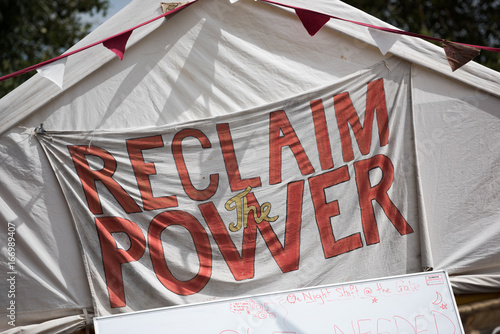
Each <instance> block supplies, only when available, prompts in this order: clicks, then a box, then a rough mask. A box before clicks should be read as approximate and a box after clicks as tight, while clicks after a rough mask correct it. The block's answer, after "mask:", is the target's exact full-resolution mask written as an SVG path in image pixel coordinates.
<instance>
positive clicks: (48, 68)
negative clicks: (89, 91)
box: [36, 58, 68, 89]
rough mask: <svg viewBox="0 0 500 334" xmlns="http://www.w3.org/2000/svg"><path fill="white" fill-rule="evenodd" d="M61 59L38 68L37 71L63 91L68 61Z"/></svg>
mask: <svg viewBox="0 0 500 334" xmlns="http://www.w3.org/2000/svg"><path fill="white" fill-rule="evenodd" d="M67 59H68V58H62V59H59V60H57V61H55V62H53V63H50V64H48V65H45V66H43V67H40V68H37V69H36V71H37V72H38V73H39V74H40V75H41V76H42V77H44V78H47V79H49V80H50V81H52V82H53V83H55V84H56V85H57V86H59V88H61V89H62V86H63V80H64V70H65V69H66V60H67Z"/></svg>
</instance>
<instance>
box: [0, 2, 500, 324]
mask: <svg viewBox="0 0 500 334" xmlns="http://www.w3.org/2000/svg"><path fill="white" fill-rule="evenodd" d="M283 3H286V4H291V5H294V6H297V7H302V8H307V9H310V10H314V11H317V12H322V13H328V14H332V15H335V16H338V17H344V18H349V19H352V20H355V21H360V22H365V23H370V24H374V25H379V26H387V25H386V24H385V23H383V22H381V21H379V20H377V19H375V18H373V17H371V16H369V15H367V14H366V13H363V12H361V11H359V10H356V9H354V8H352V7H350V6H348V5H346V4H344V3H341V2H338V1H321V2H319V1H318V2H314V3H307V2H305V1H286V2H285V1H283ZM159 8H160V5H159V3H157V2H155V1H152V0H148V1H134V2H132V3H131V4H130V5H129V6H127V7H126V8H125V9H124V10H122V11H121V12H120V13H118V14H117V15H115V16H114V17H113V18H111V19H110V20H109V21H107V22H106V23H104V24H103V25H102V26H101V27H99V28H98V29H96V30H95V31H94V32H93V33H91V34H90V35H89V36H87V37H86V38H85V39H84V40H82V41H81V42H80V43H78V44H77V45H75V49H76V48H79V47H81V46H84V45H88V44H90V43H92V42H95V41H98V40H100V39H102V38H105V37H109V36H110V35H113V34H115V33H119V32H121V31H124V30H125V29H127V28H128V27H130V26H134V25H137V24H140V23H142V22H145V21H147V20H149V19H151V17H154V16H156V15H159V13H160V12H159ZM375 38H376V37H375ZM395 60H397V62H403V63H404V64H407V65H406V67H407V68H408V71H409V72H408V77H409V81H408V87H409V88H408V90H409V99H408V101H409V103H410V106H409V108H410V109H411V113H410V115H411V122H412V127H413V131H414V133H413V134H412V135H411V136H410V137H409V138H411V140H412V141H413V147H414V154H413V155H408V156H406V157H403V158H404V159H405V161H406V164H404V165H401V166H400V167H398V169H397V170H398V171H399V172H400V173H402V174H403V175H404V172H405V170H404V169H405V168H406V169H411V170H412V171H413V172H414V174H413V176H412V177H413V178H414V184H413V185H412V187H411V188H409V192H413V191H416V192H417V194H416V195H415V198H414V201H413V202H412V203H414V204H415V207H416V208H417V209H418V212H415V213H413V214H414V215H415V216H418V224H417V226H418V233H415V235H418V239H415V240H418V244H416V243H414V242H413V241H412V242H411V243H410V244H411V246H412V248H411V251H414V252H416V253H418V256H419V268H416V267H415V266H414V265H411V266H409V267H408V266H406V263H407V259H406V258H405V257H404V256H401V253H398V252H395V253H394V252H393V255H392V256H390V257H388V258H387V263H392V265H387V267H383V268H381V269H380V268H379V269H380V270H381V272H383V273H384V274H383V275H382V274H380V276H391V275H395V274H398V273H409V272H414V271H419V270H425V268H423V267H433V268H435V269H444V270H446V271H447V272H448V273H449V274H450V278H451V282H452V286H453V288H454V291H455V293H472V292H494V291H498V289H499V288H498V287H499V286H500V285H499V280H500V276H499V274H500V267H499V263H498V261H497V259H498V256H499V252H500V249H499V247H498V243H497V242H496V240H497V237H498V235H499V234H500V231H499V229H500V227H499V225H498V218H499V213H500V212H499V211H500V210H499V209H498V206H497V205H496V203H497V199H498V191H497V189H498V183H499V175H500V173H499V170H498V169H499V166H500V164H499V163H498V159H499V157H498V153H499V152H500V149H499V145H500V144H499V143H500V141H499V139H500V138H499V137H500V134H499V131H498V129H499V128H500V126H499V125H500V121H499V111H498V103H499V98H500V97H499V95H498V90H497V88H498V84H499V83H500V75H499V74H498V73H496V72H494V71H491V70H489V69H486V68H484V67H482V66H480V65H477V64H475V63H469V64H467V65H465V66H464V67H462V68H461V69H459V70H457V71H456V72H452V71H451V69H450V68H449V65H448V63H447V61H446V58H445V56H444V52H443V51H442V49H441V48H439V47H437V46H435V45H432V44H430V43H427V42H424V41H422V40H419V39H415V38H410V37H406V36H401V37H400V38H398V40H397V41H396V42H395V44H394V45H392V46H391V47H390V49H389V52H388V53H387V54H386V55H383V54H382V53H381V52H380V50H379V49H378V48H377V47H376V41H375V40H374V37H373V36H372V34H370V31H369V29H368V28H366V27H361V26H356V25H353V24H351V23H348V22H341V21H334V20H330V21H329V22H328V23H327V24H326V25H325V26H324V27H323V28H322V29H321V30H320V31H319V32H318V33H316V34H315V35H314V36H313V37H311V36H310V35H309V34H308V33H307V31H306V30H305V29H304V27H303V25H302V23H301V22H300V20H299V19H298V18H297V16H296V15H295V13H294V12H293V11H291V10H289V9H285V8H282V7H279V6H271V5H269V4H267V3H263V2H258V1H250V0H240V1H237V2H235V3H231V2H229V1H220V0H219V1H215V0H203V1H201V0H200V1H198V2H196V3H195V4H193V5H191V6H189V7H187V8H185V9H184V10H182V11H181V12H179V13H177V14H176V15H175V16H173V17H170V18H168V19H166V20H160V21H157V22H154V23H152V24H150V25H148V26H144V27H142V28H141V29H137V30H134V32H133V34H132V35H131V36H130V40H129V42H128V45H127V50H126V54H125V56H124V58H123V61H121V62H120V61H119V60H118V59H116V56H115V55H114V54H113V53H111V52H109V50H107V49H106V48H103V47H101V46H97V47H95V48H92V49H88V50H86V51H85V52H81V53H78V54H75V55H73V56H71V57H68V59H67V63H66V71H65V75H64V85H63V89H62V90H61V89H60V88H59V87H57V86H56V85H54V84H52V83H51V82H49V81H47V79H46V78H43V77H41V76H40V75H35V76H34V77H33V78H32V79H30V80H29V81H28V82H27V83H25V84H24V85H22V86H21V87H19V88H18V89H16V90H15V91H13V92H12V93H10V94H9V95H7V96H5V97H4V98H3V99H2V100H1V101H0V117H1V119H2V124H1V125H0V130H1V131H2V136H1V138H0V154H1V159H0V161H2V162H1V164H0V192H1V198H0V207H1V210H0V216H1V217H2V222H3V225H4V229H5V231H7V233H5V235H6V236H8V232H9V231H10V230H9V228H10V229H14V230H13V232H14V233H13V234H12V235H13V236H15V245H14V246H15V247H14V248H15V256H14V261H11V260H9V256H8V255H9V254H8V247H9V246H8V242H7V239H5V241H4V242H3V243H2V247H3V253H4V254H7V257H6V258H2V263H4V264H5V266H4V268H9V265H11V264H13V265H14V267H12V270H4V272H5V274H6V276H7V278H10V277H12V276H13V277H14V280H11V281H6V280H5V281H4V283H2V289H3V291H6V292H8V291H9V289H10V290H12V288H14V296H12V297H9V296H7V297H8V298H5V299H4V298H2V313H1V315H2V317H3V319H4V320H5V319H7V320H9V318H8V316H9V315H10V314H11V313H12V312H11V310H9V309H8V307H9V306H10V305H11V304H10V303H12V302H13V301H14V303H15V311H14V314H15V318H14V319H15V322H14V324H15V325H16V326H15V327H14V326H11V325H10V324H8V322H6V321H5V322H2V325H1V326H2V327H1V330H2V331H7V330H8V331H10V332H16V331H19V330H21V329H24V330H27V331H29V332H34V333H36V332H60V333H62V332H71V331H75V330H77V329H79V328H83V327H84V326H86V324H90V323H91V318H92V316H94V315H98V314H100V312H102V310H103V308H102V307H100V306H98V305H97V301H98V300H99V301H102V299H97V298H96V294H95V293H94V291H93V290H92V289H91V283H90V282H92V279H93V278H92V277H89V276H90V272H89V271H88V270H87V269H88V259H87V258H85V257H84V256H82V254H85V252H82V244H81V242H80V239H79V237H78V234H77V228H76V227H75V224H74V222H73V218H72V216H71V210H73V208H72V204H71V203H70V204H69V205H68V203H67V201H66V199H65V197H64V195H63V190H62V188H61V186H60V184H59V182H58V180H57V179H56V176H55V174H54V171H53V170H52V167H51V165H50V164H49V160H48V158H47V156H46V154H45V153H44V151H43V149H42V147H41V146H40V144H39V143H38V141H37V139H36V138H35V135H34V134H33V133H34V129H35V128H36V127H38V126H40V124H41V123H43V127H44V129H46V130H48V131H56V132H57V131H84V132H87V133H89V134H92V133H94V132H95V133H102V132H105V133H109V134H112V133H114V132H118V133H127V132H128V131H130V132H131V133H133V132H135V131H145V129H148V131H149V130H153V131H154V130H155V129H158V128H161V127H165V126H167V127H172V128H174V129H175V128H176V127H178V128H179V130H181V129H184V128H185V127H186V126H187V125H189V124H191V122H199V121H200V120H203V121H204V122H208V123H209V124H210V122H213V124H214V127H215V124H216V123H217V122H216V120H217V119H220V118H221V117H222V118H224V117H228V118H231V117H232V115H233V114H234V115H241V114H242V111H245V110H255V109H258V108H263V107H265V106H272V105H273V104H276V103H278V102H280V101H294V100H295V99H296V98H297V97H299V96H301V95H303V94H304V93H308V92H313V91H317V90H319V89H320V88H322V87H327V86H329V85H334V84H336V83H339V82H343V81H345V80H346V78H356V77H357V75H360V73H363V72H366V71H367V69H368V70H369V69H372V68H374V65H375V64H379V67H380V64H382V66H387V67H388V68H386V69H387V71H388V72H390V70H391V66H392V65H394V63H393V61H395ZM384 61H385V63H384ZM384 64H385V65H384ZM375 67H376V66H375ZM341 93H342V92H340V91H339V92H337V91H335V92H332V94H334V95H338V94H341ZM325 101H326V100H325ZM360 101H361V107H360V106H356V110H357V111H358V112H359V110H362V109H363V108H364V106H363V104H362V103H363V101H364V100H360ZM355 103H356V102H355ZM268 111H269V112H272V111H276V110H275V109H269V110H268ZM285 112H286V111H285ZM328 117H332V115H329V116H328ZM332 119H333V118H332ZM334 124H335V123H334ZM311 131H312V132H313V131H314V128H311ZM373 132H374V133H373V135H374V136H375V135H376V131H373ZM214 135H215V137H217V135H216V134H215V133H214ZM301 136H302V135H301ZM54 137H55V136H54ZM374 138H376V137H374ZM47 140H48V141H50V139H49V138H47ZM96 140H97V139H96ZM353 140H354V139H353ZM377 140H378V138H377ZM168 145H170V143H168ZM238 145H239V144H238ZM410 146H411V145H410ZM285 149H286V148H285ZM239 158H240V159H242V157H241V156H239ZM251 158H252V156H249V159H251ZM292 161H293V160H292ZM338 166H340V165H338ZM304 180H307V178H305V179H304ZM235 194H236V193H235ZM391 196H392V195H391ZM332 201H333V198H331V199H330V200H329V202H332ZM261 204H262V203H261ZM341 209H342V207H341ZM306 221H307V220H306V219H304V222H303V224H306ZM309 224H311V225H312V226H314V228H316V222H315V221H314V220H310V221H309ZM389 226H390V225H389ZM394 231H396V230H395V229H394ZM316 233H317V232H316ZM396 233H397V231H396ZM410 244H409V245H410ZM398 247H400V248H396V249H401V246H398ZM365 248H367V247H365ZM388 249H390V247H388ZM215 251H216V249H214V252H215ZM386 251H387V250H386ZM352 254H354V252H353V253H352ZM384 254H388V252H385V253H384ZM350 255H351V254H349V256H350ZM307 256H308V254H301V259H307ZM384 256H386V255H384ZM182 260H183V259H182V258H180V259H178V261H179V262H182ZM395 260H397V261H395ZM271 261H272V258H271ZM306 263H307V262H306ZM330 263H331V262H330ZM368 263H369V261H368V260H367V264H363V265H366V271H365V272H363V273H362V274H359V273H357V272H356V273H355V272H354V271H353V272H352V275H356V276H358V275H366V276H364V277H348V276H349V272H350V270H349V269H346V271H345V272H344V273H343V274H342V275H340V274H329V275H321V274H320V273H318V272H315V273H312V274H311V276H310V277H309V278H310V280H308V281H305V280H304V281H300V282H293V283H292V282H290V281H288V282H287V283H284V285H283V286H282V287H281V288H280V290H282V289H287V288H295V287H296V286H294V284H301V285H304V286H311V285H315V284H319V283H336V282H338V281H341V280H357V279H365V278H370V277H371V274H373V273H374V272H373V270H370V269H373V268H374V265H373V264H368ZM395 263H399V265H396V264H395ZM382 264H383V263H382ZM342 266H345V268H349V266H351V268H352V267H353V264H352V263H350V262H349V261H346V262H345V263H342ZM379 266H380V265H379ZM327 267H328V266H327ZM331 269H332V268H331V267H330V270H331ZM9 273H11V274H9ZM378 274H379V272H377V275H378ZM281 275H285V274H281ZM274 277H281V276H279V275H278V274H276V276H274ZM248 281H249V280H247V282H245V281H242V282H241V283H240V282H237V283H234V280H233V283H232V284H237V285H238V286H240V285H241V286H245V283H248ZM5 282H7V283H8V284H6V283H5ZM12 282H14V283H12ZM223 282H224V281H223ZM11 283H12V284H11ZM226 283H227V281H226ZM270 288H271V285H267V284H265V283H262V284H259V287H258V288H257V287H256V288H255V292H266V291H268V290H266V289H270ZM225 289H227V286H226V285H225V284H221V285H220V287H218V288H214V290H212V291H216V292H212V293H211V294H210V295H207V296H205V297H206V298H216V297H219V296H223V295H224V294H225V293H227V290H225ZM234 294H237V293H236V292H235V293H234ZM5 295H7V294H5ZM157 302H159V303H164V304H163V305H165V306H166V305H171V304H174V303H179V302H186V301H182V300H181V301H179V300H172V299H170V300H169V299H168V298H163V297H159V301H157ZM117 311H118V312H120V310H117Z"/></svg>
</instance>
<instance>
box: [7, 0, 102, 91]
mask: <svg viewBox="0 0 500 334" xmlns="http://www.w3.org/2000/svg"><path fill="white" fill-rule="evenodd" d="M108 6H109V4H108V0H38V1H28V0H0V36H2V38H0V76H3V75H7V74H9V73H12V72H15V71H18V70H21V69H23V68H26V67H28V66H31V65H35V64H37V63H40V62H42V61H45V60H48V59H51V58H54V57H57V56H59V55H60V54H62V53H63V52H64V51H66V50H67V49H68V48H70V47H71V46H73V45H74V44H75V43H76V42H77V41H79V40H80V39H82V38H83V37H84V36H85V35H87V34H88V33H89V31H90V29H91V23H89V22H84V16H83V15H84V14H85V15H89V16H94V15H97V14H105V13H106V10H107V9H108ZM31 75H33V73H27V74H25V75H22V76H18V77H14V78H11V79H8V80H5V81H2V82H0V97H1V96H3V95H5V94H7V93H8V92H9V91H11V90H12V89H14V88H15V87H17V86H18V85H20V84H21V83H22V82H24V81H25V80H27V79H28V78H29V77H30V76H31Z"/></svg>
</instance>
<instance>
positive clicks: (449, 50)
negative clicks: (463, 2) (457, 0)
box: [0, 0, 500, 81]
mask: <svg viewBox="0 0 500 334" xmlns="http://www.w3.org/2000/svg"><path fill="white" fill-rule="evenodd" d="M197 1H198V0H193V1H191V2H188V3H179V5H180V6H178V7H176V8H174V9H172V10H169V11H166V12H165V13H163V14H162V15H159V16H157V17H155V18H153V19H151V20H149V21H146V22H144V23H141V24H139V25H137V26H135V27H133V28H130V29H127V30H125V31H122V32H120V33H118V34H116V35H113V36H111V37H108V38H105V39H103V40H100V41H98V42H95V43H92V44H90V45H87V46H84V47H82V48H79V49H77V50H74V51H71V52H68V53H65V54H62V55H60V56H58V57H55V58H52V59H49V60H46V61H43V62H41V63H38V64H35V65H32V66H29V67H26V68H24V69H22V70H19V71H17V72H13V73H10V74H7V75H4V76H2V77H0V81H4V80H7V79H10V78H12V77H15V76H18V75H21V74H24V73H27V72H30V71H32V70H36V69H39V68H40V67H43V66H45V65H48V64H50V63H53V62H55V61H57V60H60V59H63V58H66V57H69V56H71V55H73V54H75V53H78V52H81V51H84V50H86V49H88V48H91V47H94V46H96V45H99V44H101V43H102V44H103V45H104V46H105V47H107V48H108V49H110V50H111V51H113V52H114V53H115V54H116V55H117V56H118V58H120V60H123V55H124V53H125V46H126V43H127V41H128V38H129V37H130V35H131V34H132V32H133V31H134V30H135V29H137V28H140V27H142V26H144V25H147V24H149V23H151V22H154V21H156V20H158V19H161V18H163V17H166V16H168V15H171V14H174V13H175V12H177V11H180V10H182V9H184V8H186V7H187V6H189V5H191V4H193V3H195V2H197ZM260 1H262V2H266V3H269V4H273V5H276V6H280V7H286V8H290V9H293V10H294V11H295V13H296V15H297V16H298V17H299V19H300V21H301V22H302V24H303V25H304V27H305V28H306V30H307V32H308V33H309V34H310V35H311V36H314V35H315V34H316V33H317V32H318V31H319V30H320V29H321V28H322V27H323V26H324V25H325V24H326V23H327V22H328V21H329V20H330V19H334V20H339V21H344V22H349V23H352V24H357V25H360V26H364V27H367V28H371V29H375V30H379V31H384V32H387V33H392V34H398V35H405V36H410V37H415V38H421V39H424V40H429V41H434V42H441V43H443V45H444V49H445V53H446V55H447V58H448V61H449V62H450V66H451V67H452V70H453V71H455V70H456V69H458V68H459V67H460V66H462V65H464V64H465V63H467V62H468V61H470V60H472V59H473V58H474V57H475V56H477V55H478V54H479V52H477V51H474V50H479V49H481V50H485V51H491V52H498V53H500V48H494V47H488V46H481V45H473V44H466V43H459V42H452V41H447V40H445V39H441V38H437V37H432V36H426V35H421V34H417V33H413V32H409V31H404V30H398V29H392V28H386V27H380V26H376V25H372V24H367V23H363V22H358V21H353V20H349V19H344V18H341V17H337V16H333V15H329V14H325V13H320V12H316V11H312V10H309V9H304V8H300V7H295V6H291V5H286V4H282V3H279V2H275V1H272V0H260ZM458 54H460V57H458V58H460V61H458V62H457V59H455V58H450V57H453V55H458ZM470 57H472V58H470ZM468 58H470V59H468Z"/></svg>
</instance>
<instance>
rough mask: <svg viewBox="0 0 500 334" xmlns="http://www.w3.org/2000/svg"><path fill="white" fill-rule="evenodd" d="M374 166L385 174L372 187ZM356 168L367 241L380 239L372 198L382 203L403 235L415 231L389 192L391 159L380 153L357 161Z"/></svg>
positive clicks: (391, 168) (392, 169)
mask: <svg viewBox="0 0 500 334" xmlns="http://www.w3.org/2000/svg"><path fill="white" fill-rule="evenodd" d="M374 168H380V169H381V171H382V175H383V176H382V179H381V180H380V182H379V183H378V184H377V185H375V186H373V187H372V185H371V184H370V175H369V173H370V170H372V169H374ZM354 170H355V171H356V186H357V188H358V196H359V205H360V207H361V220H362V223H363V232H364V234H365V239H366V243H367V244H368V245H371V244H375V243H378V242H379V241H380V237H379V232H378V226H377V221H376V219H375V213H374V211H373V205H372V200H375V201H377V203H379V204H380V206H381V207H382V209H383V210H384V212H385V214H386V215H387V217H388V218H389V220H390V221H391V223H392V224H393V225H394V227H395V228H396V229H397V230H398V232H399V233H400V234H401V235H405V234H410V233H413V229H412V228H411V226H410V225H409V224H408V223H407V222H406V220H405V218H404V217H403V215H402V214H401V212H399V210H398V208H397V207H396V206H395V205H394V203H393V202H392V200H391V199H390V198H389V195H388V194H387V191H389V188H390V187H391V185H392V181H393V180H394V166H393V165H392V162H391V160H390V159H389V158H388V157H386V156H385V155H382V154H379V155H376V156H373V157H371V158H368V159H366V160H362V161H357V162H355V163H354Z"/></svg>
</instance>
